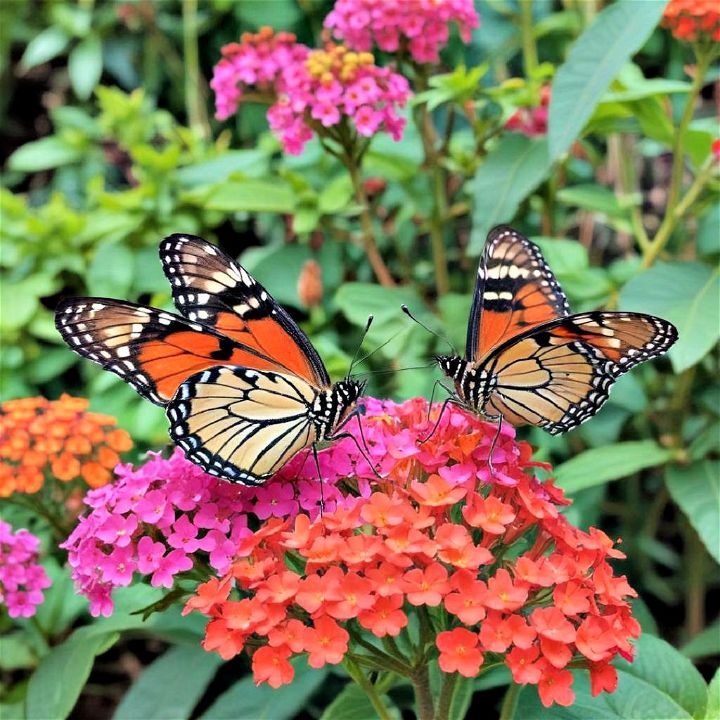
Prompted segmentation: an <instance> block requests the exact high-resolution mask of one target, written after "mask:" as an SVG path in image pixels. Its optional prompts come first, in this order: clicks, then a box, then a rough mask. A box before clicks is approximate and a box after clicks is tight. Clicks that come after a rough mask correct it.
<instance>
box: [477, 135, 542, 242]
mask: <svg viewBox="0 0 720 720" xmlns="http://www.w3.org/2000/svg"><path fill="white" fill-rule="evenodd" d="M549 170H550V161H549V160H548V152H547V142H546V141H545V139H544V138H542V139H531V138H528V137H525V135H521V134H520V133H507V134H506V135H505V136H504V137H503V138H502V139H501V140H500V142H499V143H498V144H497V145H495V147H494V148H493V149H492V150H491V151H490V153H489V154H488V156H487V157H486V158H485V160H484V161H483V163H482V165H481V166H480V167H479V169H478V171H477V172H476V173H475V181H474V183H475V187H474V189H473V197H474V206H473V231H472V237H471V240H470V253H471V254H474V255H478V254H479V253H480V251H481V250H482V248H483V245H484V244H485V237H486V235H487V234H488V232H489V231H490V230H491V229H492V228H493V227H494V226H495V225H497V224H499V223H504V222H510V221H511V220H512V219H513V217H515V213H516V212H517V209H518V206H519V205H520V203H521V202H522V201H523V200H524V199H525V198H526V197H527V196H528V195H529V194H530V193H531V192H532V191H533V190H534V189H535V188H536V187H537V186H538V185H539V184H540V183H541V182H542V181H543V180H544V179H545V177H546V176H547V174H548V172H549Z"/></svg>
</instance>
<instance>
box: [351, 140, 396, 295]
mask: <svg viewBox="0 0 720 720" xmlns="http://www.w3.org/2000/svg"><path fill="white" fill-rule="evenodd" d="M342 160H343V162H344V164H345V166H346V167H347V169H348V172H349V173H350V180H351V181H352V186H353V189H354V190H355V199H356V200H357V201H358V203H359V205H360V224H361V226H362V242H363V248H364V249H365V254H366V255H367V259H368V261H369V262H370V266H371V267H372V269H373V272H374V273H375V277H376V278H377V279H378V282H379V283H380V284H381V285H382V286H383V287H395V280H393V277H392V275H391V274H390V270H388V267H387V265H386V264H385V261H384V260H383V258H382V255H381V254H380V251H379V250H378V246H377V244H376V243H375V236H374V233H373V226H372V215H371V213H370V203H369V202H368V197H367V193H366V192H365V187H364V186H363V183H362V178H361V177H360V168H359V166H358V163H357V161H356V159H355V157H354V156H353V154H352V152H351V151H350V150H349V149H348V148H345V153H344V155H343V157H342Z"/></svg>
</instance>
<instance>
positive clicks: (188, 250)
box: [160, 234, 330, 387]
mask: <svg viewBox="0 0 720 720" xmlns="http://www.w3.org/2000/svg"><path fill="white" fill-rule="evenodd" d="M160 259H161V261H162V265H163V270H164V271H165V275H166V276H167V278H168V280H169V281H170V284H171V285H172V292H173V300H174V302H175V306H176V307H177V309H178V312H180V313H181V314H182V315H183V316H185V317H187V318H188V319H189V320H192V321H195V322H201V323H204V324H207V325H211V326H212V327H213V328H214V329H215V330H216V331H218V332H220V333H222V334H223V335H226V336H227V337H229V338H231V339H233V340H236V341H237V342H240V343H242V344H243V345H246V346H248V347H250V348H253V349H254V350H256V351H257V352H260V353H262V354H264V355H266V356H269V357H272V358H275V359H276V361H277V365H278V368H277V369H278V370H280V371H281V372H283V371H284V372H288V373H292V374H295V375H299V376H300V377H303V378H305V379H306V380H307V381H308V382H312V383H313V384H316V385H318V386H320V387H327V386H328V385H329V384H330V379H329V377H328V374H327V371H326V369H325V366H324V365H323V363H322V361H321V359H320V357H319V356H318V354H317V352H316V351H315V348H314V347H313V346H312V344H311V343H310V341H309V340H308V338H307V336H306V335H305V333H303V332H302V330H301V329H300V328H299V327H298V325H297V323H295V321H294V320H293V319H292V318H291V317H290V316H289V315H288V314H287V312H286V311H285V310H284V309H283V308H282V307H281V306H280V305H278V303H277V302H275V300H274V299H273V298H272V296H271V295H270V294H269V293H268V292H267V290H265V288H264V287H263V286H262V285H260V283H258V282H257V280H255V279H254V278H253V277H252V276H251V275H250V273H248V272H247V271H246V270H245V269H244V268H243V267H242V266H241V265H239V264H238V263H237V262H235V261H234V260H233V259H232V258H231V257H230V256H229V255H227V254H226V253H224V252H223V251H222V250H220V249H219V248H218V247H216V246H215V245H212V244H211V243H209V242H207V241H205V240H203V239H202V238H199V237H196V236H194V235H183V234H175V235H170V236H169V237H167V238H165V240H163V242H162V243H161V244H160Z"/></svg>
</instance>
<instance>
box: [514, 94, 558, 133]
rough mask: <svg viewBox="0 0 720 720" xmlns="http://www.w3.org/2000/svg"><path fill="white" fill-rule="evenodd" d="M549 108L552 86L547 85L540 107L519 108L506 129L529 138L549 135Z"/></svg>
mask: <svg viewBox="0 0 720 720" xmlns="http://www.w3.org/2000/svg"><path fill="white" fill-rule="evenodd" d="M549 106H550V86H549V85H546V86H545V87H543V88H542V89H541V90H540V105H538V106H537V107H521V108H518V109H517V110H516V111H515V113H514V114H513V115H512V116H511V117H510V119H509V120H508V121H507V122H506V123H505V129H506V130H512V131H513V132H519V133H522V134H523V135H527V136H528V137H537V136H539V135H547V129H548V112H549V110H548V107H549Z"/></svg>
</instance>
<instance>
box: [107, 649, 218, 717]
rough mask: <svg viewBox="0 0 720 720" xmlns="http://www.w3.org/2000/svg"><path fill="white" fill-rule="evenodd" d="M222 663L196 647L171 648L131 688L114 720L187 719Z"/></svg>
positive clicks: (118, 708)
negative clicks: (141, 719) (139, 719)
mask: <svg viewBox="0 0 720 720" xmlns="http://www.w3.org/2000/svg"><path fill="white" fill-rule="evenodd" d="M222 662H223V661H222V659H221V658H220V657H219V656H218V655H216V654H215V653H209V652H206V651H205V650H203V649H202V648H201V647H200V646H199V645H197V646H192V645H191V646H179V647H173V648H170V649H169V650H168V651H167V652H166V653H165V654H163V655H161V656H160V657H159V658H158V659H157V660H155V661H154V662H153V663H152V664H151V665H149V666H148V667H146V668H145V669H144V670H143V672H142V674H141V675H140V677H139V678H138V679H137V680H136V681H135V682H134V683H133V684H132V685H131V686H130V690H129V691H128V692H127V694H126V695H125V696H124V697H123V699H122V702H121V703H120V705H119V706H118V707H117V709H116V710H115V713H114V715H113V720H136V718H143V720H185V719H186V718H189V717H190V716H191V715H192V711H193V709H194V708H195V706H196V705H197V703H198V701H199V700H200V698H201V697H202V695H203V693H204V692H205V688H206V687H207V686H208V684H209V682H210V681H211V680H212V678H213V676H214V675H215V672H216V671H217V669H218V667H219V666H220V665H222Z"/></svg>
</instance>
